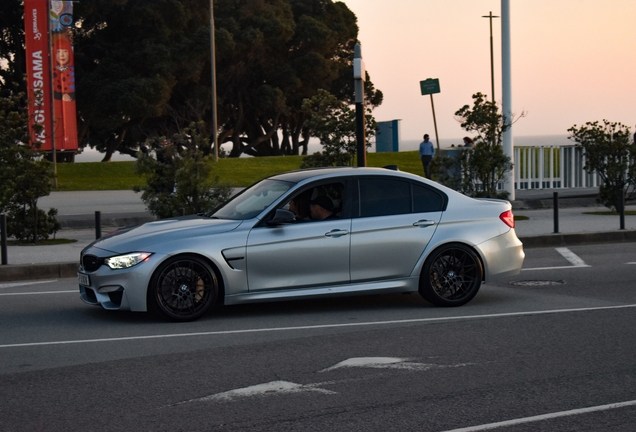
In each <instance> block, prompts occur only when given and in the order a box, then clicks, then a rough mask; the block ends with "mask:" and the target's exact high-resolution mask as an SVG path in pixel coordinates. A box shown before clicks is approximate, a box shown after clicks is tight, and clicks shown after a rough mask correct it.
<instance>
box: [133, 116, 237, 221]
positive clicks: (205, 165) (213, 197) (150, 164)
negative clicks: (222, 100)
mask: <svg viewBox="0 0 636 432" xmlns="http://www.w3.org/2000/svg"><path fill="white" fill-rule="evenodd" d="M201 127H202V125H196V124H192V125H190V127H189V128H187V129H186V130H185V131H184V132H183V133H181V134H176V135H174V136H173V138H172V140H170V141H168V140H165V139H158V140H154V141H153V142H149V143H148V144H149V145H150V146H151V148H152V149H153V150H154V151H152V152H148V151H146V152H145V153H144V154H142V155H141V156H140V157H139V158H138V160H137V162H136V164H135V169H136V172H137V174H139V175H143V176H145V178H146V185H145V186H137V187H135V188H134V190H135V191H136V192H142V195H141V199H142V201H143V202H144V203H145V204H146V206H147V207H148V210H149V211H150V212H151V213H152V214H154V215H156V216H157V217H159V218H166V217H172V216H176V215H178V214H179V210H180V209H183V210H184V213H185V214H196V213H201V212H205V211H208V210H211V209H213V208H214V207H216V206H218V205H219V204H221V203H222V202H223V201H225V200H226V199H227V198H228V197H229V196H230V192H231V190H230V188H229V187H228V186H225V185H221V184H219V178H218V176H216V177H211V166H212V161H211V160H210V158H209V156H206V155H205V154H204V153H203V152H202V151H201V150H200V148H201V147H202V145H203V144H204V143H203V142H202V140H205V139H206V138H204V137H203V136H202V135H201V132H200V129H201ZM151 153H154V157H153V155H152V154H151Z"/></svg>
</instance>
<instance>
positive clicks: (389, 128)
mask: <svg viewBox="0 0 636 432" xmlns="http://www.w3.org/2000/svg"><path fill="white" fill-rule="evenodd" d="M375 151H376V153H387V152H399V151H400V120H399V119H398V120H390V121H383V122H378V131H377V132H376V135H375Z"/></svg>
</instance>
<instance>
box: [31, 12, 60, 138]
mask: <svg viewBox="0 0 636 432" xmlns="http://www.w3.org/2000/svg"><path fill="white" fill-rule="evenodd" d="M48 4H49V2H48V1H42V0H24V30H25V43H26V58H27V88H28V97H29V129H30V131H31V140H32V141H33V143H35V144H36V145H38V146H40V148H41V149H42V150H51V149H52V148H53V147H52V142H53V134H52V130H53V128H52V120H53V119H52V117H53V116H52V113H51V79H50V77H51V72H50V64H49V32H48V22H47V19H48Z"/></svg>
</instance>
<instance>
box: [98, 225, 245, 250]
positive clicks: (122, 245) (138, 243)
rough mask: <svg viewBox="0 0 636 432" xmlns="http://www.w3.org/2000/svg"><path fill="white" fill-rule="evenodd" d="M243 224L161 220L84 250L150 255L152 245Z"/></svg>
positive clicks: (112, 235) (118, 233) (122, 231)
mask: <svg viewBox="0 0 636 432" xmlns="http://www.w3.org/2000/svg"><path fill="white" fill-rule="evenodd" d="M242 222H243V221H235V220H227V219H210V218H206V217H194V218H193V217H187V218H178V219H162V220H158V221H153V222H148V223H145V224H143V225H138V226H134V227H127V228H122V229H120V230H117V231H114V232H112V233H109V234H107V235H105V236H104V237H102V238H100V239H98V240H95V241H94V242H93V243H91V244H90V245H88V246H87V247H86V248H87V249H88V248H89V247H91V246H94V247H98V248H100V249H103V250H107V251H110V252H114V253H125V252H132V251H148V252H153V247H154V246H155V245H158V244H162V243H166V242H171V241H175V240H181V241H182V240H184V239H188V238H193V237H202V236H207V235H210V234H218V233H224V232H228V231H232V230H234V229H236V228H237V227H238V226H239V225H240V224H241V223H242Z"/></svg>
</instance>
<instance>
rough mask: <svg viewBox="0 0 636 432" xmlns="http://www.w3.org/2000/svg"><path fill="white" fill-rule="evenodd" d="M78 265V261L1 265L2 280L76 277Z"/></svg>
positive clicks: (0, 274) (0, 277) (0, 278)
mask: <svg viewBox="0 0 636 432" xmlns="http://www.w3.org/2000/svg"><path fill="white" fill-rule="evenodd" d="M78 266H79V263H77V262H70V263H46V264H10V265H3V266H0V282H7V281H21V280H37V279H64V278H70V277H76V276H77V267H78Z"/></svg>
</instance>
